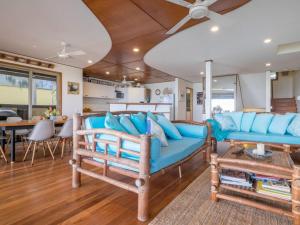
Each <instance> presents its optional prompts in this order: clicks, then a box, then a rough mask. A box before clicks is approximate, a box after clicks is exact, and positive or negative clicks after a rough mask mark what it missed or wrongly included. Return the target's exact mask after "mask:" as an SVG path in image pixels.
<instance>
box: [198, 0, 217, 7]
mask: <svg viewBox="0 0 300 225" xmlns="http://www.w3.org/2000/svg"><path fill="white" fill-rule="evenodd" d="M216 1H218V0H206V1H204V2H201V1H200V3H201V5H204V6H207V7H208V6H210V5H212V4H214V3H215V2H216Z"/></svg>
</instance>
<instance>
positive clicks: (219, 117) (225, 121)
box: [215, 114, 238, 131]
mask: <svg viewBox="0 0 300 225" xmlns="http://www.w3.org/2000/svg"><path fill="white" fill-rule="evenodd" d="M215 120H216V121H217V122H218V123H219V124H220V125H221V130H222V131H237V130H238V128H237V126H236V124H235V122H234V120H233V119H232V117H231V116H227V115H224V114H216V115H215Z"/></svg>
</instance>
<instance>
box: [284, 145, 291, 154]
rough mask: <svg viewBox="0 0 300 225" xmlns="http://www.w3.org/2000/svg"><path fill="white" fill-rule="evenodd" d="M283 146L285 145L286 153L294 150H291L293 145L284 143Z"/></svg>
mask: <svg viewBox="0 0 300 225" xmlns="http://www.w3.org/2000/svg"><path fill="white" fill-rule="evenodd" d="M283 147H284V151H285V152H286V153H292V151H291V146H290V145H283Z"/></svg>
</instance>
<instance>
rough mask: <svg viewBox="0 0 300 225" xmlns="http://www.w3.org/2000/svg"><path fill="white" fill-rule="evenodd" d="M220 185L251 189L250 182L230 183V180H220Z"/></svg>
mask: <svg viewBox="0 0 300 225" xmlns="http://www.w3.org/2000/svg"><path fill="white" fill-rule="evenodd" d="M221 183H222V184H229V185H236V186H242V187H248V188H251V187H252V183H251V182H236V181H230V180H225V179H221Z"/></svg>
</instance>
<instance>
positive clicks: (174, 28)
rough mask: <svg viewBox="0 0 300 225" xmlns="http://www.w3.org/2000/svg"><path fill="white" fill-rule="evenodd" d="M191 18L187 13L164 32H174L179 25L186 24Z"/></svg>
mask: <svg viewBox="0 0 300 225" xmlns="http://www.w3.org/2000/svg"><path fill="white" fill-rule="evenodd" d="M190 19H191V17H190V15H187V16H186V17H184V18H183V19H182V20H180V21H179V22H178V23H177V24H176V25H175V26H174V27H172V28H171V29H170V30H169V31H168V32H167V33H166V34H173V33H175V32H176V31H177V30H178V29H179V28H180V27H182V26H183V25H184V24H186V23H187V22H188V21H189V20H190Z"/></svg>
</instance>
